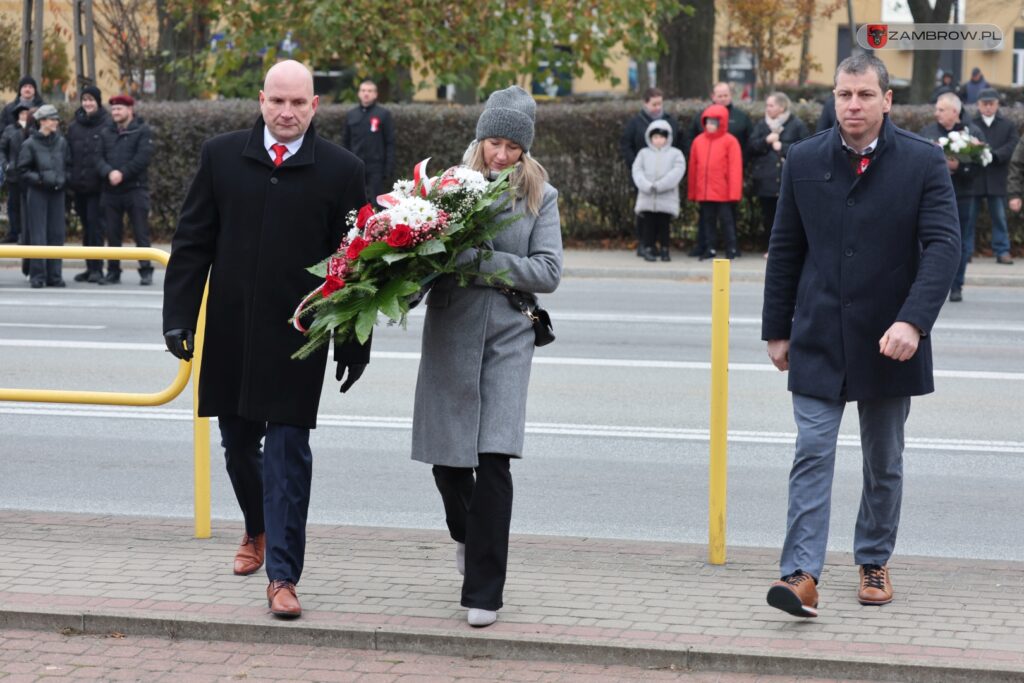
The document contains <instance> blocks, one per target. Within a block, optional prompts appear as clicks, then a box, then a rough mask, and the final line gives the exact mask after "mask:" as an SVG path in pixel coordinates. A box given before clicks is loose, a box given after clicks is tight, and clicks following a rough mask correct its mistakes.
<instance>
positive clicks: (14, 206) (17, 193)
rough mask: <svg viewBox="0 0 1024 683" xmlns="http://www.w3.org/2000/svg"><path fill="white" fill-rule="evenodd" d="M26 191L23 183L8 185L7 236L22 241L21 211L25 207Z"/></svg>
mask: <svg viewBox="0 0 1024 683" xmlns="http://www.w3.org/2000/svg"><path fill="white" fill-rule="evenodd" d="M24 196H25V190H24V187H23V186H22V184H21V183H10V182H9V183H7V222H8V224H9V226H10V227H9V228H8V230H7V234H8V235H10V236H12V237H17V238H19V239H20V237H21V230H22V217H21V209H22V207H23V206H24V203H23V199H24Z"/></svg>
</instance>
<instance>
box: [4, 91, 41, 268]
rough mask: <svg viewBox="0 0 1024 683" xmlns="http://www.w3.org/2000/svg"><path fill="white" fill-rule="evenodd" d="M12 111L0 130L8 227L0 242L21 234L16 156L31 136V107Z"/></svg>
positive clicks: (22, 195) (21, 192)
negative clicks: (12, 118) (10, 117)
mask: <svg viewBox="0 0 1024 683" xmlns="http://www.w3.org/2000/svg"><path fill="white" fill-rule="evenodd" d="M13 113H14V119H15V120H14V123H12V124H11V125H9V126H7V127H6V128H4V129H3V133H0V163H2V164H3V165H4V184H6V185H7V225H8V229H7V235H6V236H5V237H4V239H3V244H15V243H17V242H18V241H20V240H21V239H22V235H23V234H24V225H25V219H24V214H23V211H24V208H25V185H24V184H23V183H22V182H21V175H20V174H19V173H18V155H19V154H20V153H21V146H22V145H23V144H24V143H25V140H27V139H28V138H29V136H30V135H32V131H33V130H34V123H35V119H33V118H32V109H31V108H30V107H28V106H26V105H24V104H20V103H19V104H18V105H17V106H16V107H15V108H14V112H13ZM26 274H27V273H26Z"/></svg>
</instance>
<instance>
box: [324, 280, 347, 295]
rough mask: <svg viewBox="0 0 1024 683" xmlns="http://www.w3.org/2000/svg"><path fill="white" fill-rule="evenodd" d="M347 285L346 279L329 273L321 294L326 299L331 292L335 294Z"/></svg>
mask: <svg viewBox="0 0 1024 683" xmlns="http://www.w3.org/2000/svg"><path fill="white" fill-rule="evenodd" d="M344 287H345V281H344V280H342V279H341V278H340V277H338V276H337V275H328V276H327V279H326V280H324V286H323V288H322V289H321V290H320V294H321V295H322V296H323V297H324V298H325V299H326V298H327V297H329V296H330V295H331V294H334V293H335V292H336V291H338V290H339V289H342V288H344Z"/></svg>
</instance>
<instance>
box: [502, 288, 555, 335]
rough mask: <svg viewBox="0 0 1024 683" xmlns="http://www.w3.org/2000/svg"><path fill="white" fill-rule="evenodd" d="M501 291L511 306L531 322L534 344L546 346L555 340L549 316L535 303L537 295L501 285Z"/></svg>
mask: <svg viewBox="0 0 1024 683" xmlns="http://www.w3.org/2000/svg"><path fill="white" fill-rule="evenodd" d="M501 293H502V294H504V295H505V296H507V297H508V301H509V303H510V304H512V308H514V309H516V310H517V311H519V312H520V313H522V314H523V315H525V316H526V317H527V318H529V319H530V322H531V323H532V324H533V344H534V346H547V345H548V344H550V343H551V342H553V341H555V331H554V329H553V328H552V327H551V316H550V315H549V314H548V312H547V311H545V310H544V309H543V308H541V307H540V304H538V303H537V297H535V296H534V295H532V294H529V293H527V292H521V291H519V290H518V289H512V288H510V287H502V288H501Z"/></svg>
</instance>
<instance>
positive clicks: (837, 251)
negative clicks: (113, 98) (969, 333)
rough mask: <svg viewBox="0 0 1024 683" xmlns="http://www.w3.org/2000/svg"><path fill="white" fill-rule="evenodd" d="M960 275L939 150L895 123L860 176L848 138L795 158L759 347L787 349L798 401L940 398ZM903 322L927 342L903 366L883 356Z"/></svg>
mask: <svg viewBox="0 0 1024 683" xmlns="http://www.w3.org/2000/svg"><path fill="white" fill-rule="evenodd" d="M959 264H960V226H959V222H958V219H957V207H956V199H955V197H954V195H953V186H952V184H951V183H950V179H949V172H948V171H947V170H946V161H945V158H944V157H943V155H942V152H941V150H940V149H939V148H938V147H937V146H936V145H934V144H932V143H931V142H929V141H927V140H924V139H922V138H920V137H918V136H916V135H914V134H913V133H908V132H907V131H904V130H901V129H899V128H896V127H895V126H894V125H893V124H892V122H891V121H890V120H889V119H888V117H886V119H885V122H884V124H883V126H882V133H881V135H880V136H879V142H878V146H877V147H876V151H875V154H874V158H873V160H872V162H871V165H870V166H868V168H867V170H865V171H864V173H863V174H862V175H860V176H856V175H854V172H853V169H852V168H851V164H850V161H849V159H848V157H847V155H846V153H845V152H844V151H843V149H842V146H841V144H840V134H839V127H838V126H837V127H835V128H832V129H830V130H826V131H823V132H821V133H818V134H816V135H814V136H812V137H809V138H807V139H805V140H802V141H800V142H798V143H796V144H795V145H793V146H792V147H790V149H789V156H788V157H787V158H786V163H785V164H783V169H782V192H781V194H780V196H779V205H778V213H776V216H775V225H774V227H773V228H772V236H771V241H770V243H769V247H768V265H767V271H766V273H765V287H764V310H763V315H762V327H761V338H762V339H765V340H772V339H788V340H789V342H790V347H789V389H790V391H793V392H796V393H800V394H806V395H809V396H815V397H818V398H824V399H831V400H843V399H846V400H850V401H858V400H862V399H876V398H885V397H899V396H916V395H920V394H927V393H930V392H931V391H933V390H934V382H933V378H932V350H931V342H930V337H929V336H928V335H929V334H930V332H931V329H932V325H934V323H935V319H936V318H937V317H938V315H939V309H941V308H942V304H943V302H945V300H946V294H948V293H949V287H950V284H951V283H952V282H953V276H954V275H955V274H956V270H957V267H958V266H959ZM897 321H903V322H907V323H910V324H911V325H914V326H916V327H917V328H918V329H919V330H921V331H922V332H923V333H924V334H923V336H922V337H921V341H920V344H919V346H918V349H917V353H915V354H914V356H913V357H912V358H911V359H910V360H908V361H905V362H902V363H901V362H899V361H895V360H892V359H889V358H886V357H885V356H883V355H882V354H881V353H879V348H878V342H879V339H881V337H882V335H883V334H884V333H885V331H886V330H887V329H888V328H889V327H890V326H891V325H892V324H893V323H894V322H897Z"/></svg>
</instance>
